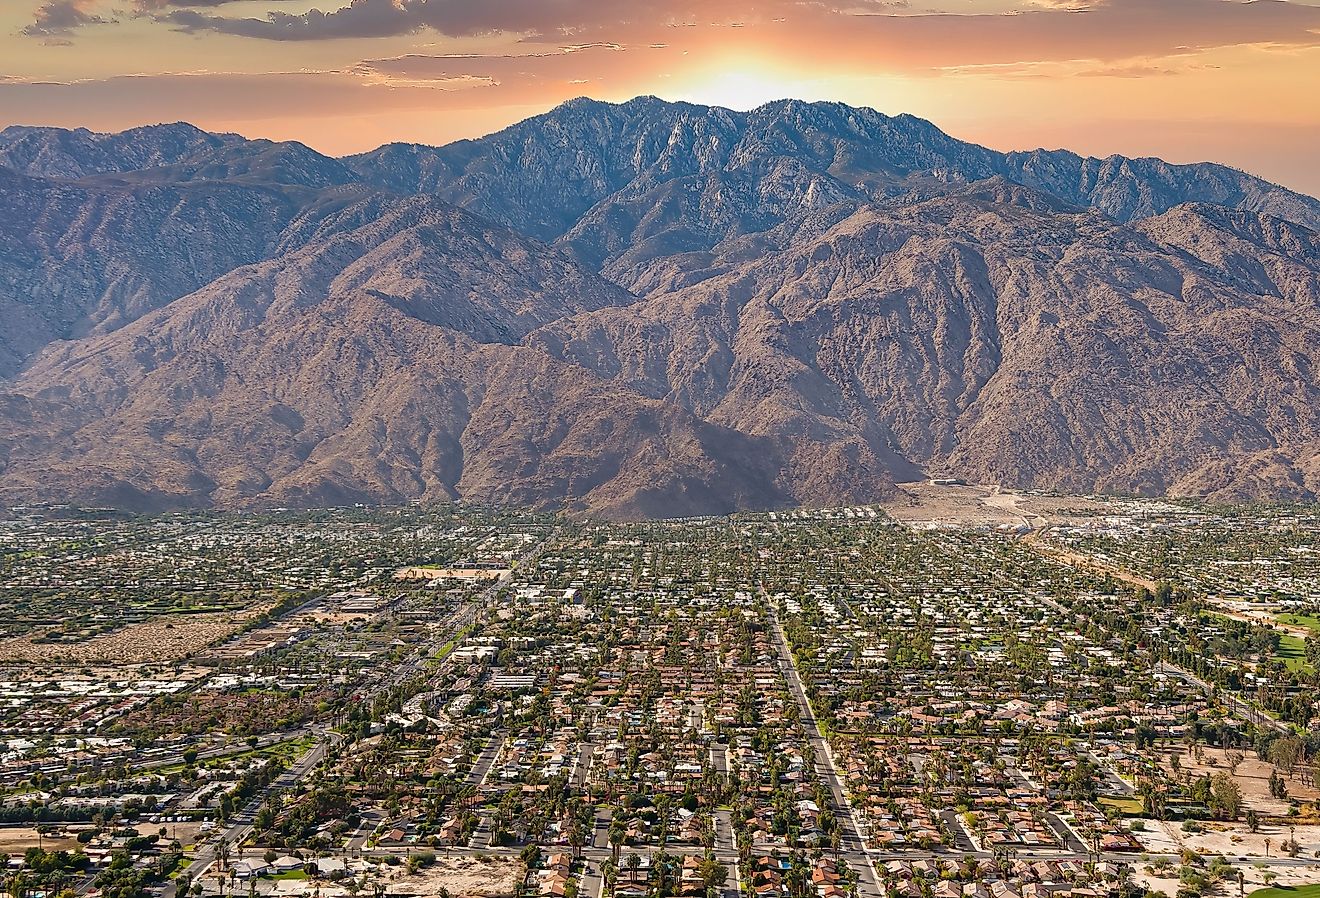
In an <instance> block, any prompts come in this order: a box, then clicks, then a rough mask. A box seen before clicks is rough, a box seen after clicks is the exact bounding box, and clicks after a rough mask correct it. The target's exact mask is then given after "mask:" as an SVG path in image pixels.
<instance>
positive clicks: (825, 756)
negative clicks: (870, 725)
mask: <svg viewBox="0 0 1320 898" xmlns="http://www.w3.org/2000/svg"><path fill="white" fill-rule="evenodd" d="M761 594H762V596H765V590H764V589H762V591H761ZM766 599H767V601H766V608H767V610H768V611H769V614H770V620H771V624H772V626H773V629H774V636H775V646H776V648H777V649H778V650H779V663H780V669H781V670H782V671H783V673H784V679H785V680H786V681H787V683H788V687H789V691H790V692H791V693H792V695H793V697H794V698H795V699H796V700H797V703H798V709H799V720H800V722H801V724H802V726H803V730H804V735H805V737H806V739H807V741H808V742H809V743H810V744H811V747H812V749H813V750H814V753H815V757H816V775H817V776H818V777H820V779H821V780H822V781H823V782H824V783H825V784H826V786H827V787H828V788H829V790H830V795H831V797H832V798H833V799H834V815H835V819H837V820H838V821H839V828H840V830H841V833H840V835H841V837H842V838H841V846H842V849H843V851H842V855H843V857H844V859H845V860H847V861H848V864H849V866H851V867H852V868H853V869H855V870H857V871H858V882H857V891H858V894H860V895H863V896H868V898H879V896H882V895H884V894H885V891H884V889H883V888H882V887H881V885H880V882H881V880H880V876H879V874H878V873H877V872H876V869H875V865H874V864H873V863H872V861H871V855H870V854H869V853H868V852H867V850H866V840H865V838H864V837H863V835H862V829H861V827H860V826H859V825H858V823H857V818H856V816H855V815H854V813H853V807H852V801H851V800H850V799H849V798H848V793H847V792H846V791H845V790H844V788H843V781H842V780H841V779H840V778H839V771H838V769H837V768H836V767H835V766H834V752H833V750H832V749H831V748H830V744H829V742H828V741H827V740H826V739H825V738H824V737H823V736H821V734H820V732H821V731H820V724H819V723H818V722H817V720H816V712H815V711H814V710H812V707H811V702H810V701H809V700H808V699H807V691H806V689H805V688H804V687H803V685H802V678H801V677H800V676H799V675H798V671H797V666H796V665H795V664H794V663H793V652H792V650H791V649H790V648H789V646H788V639H787V638H786V637H785V636H784V627H783V625H782V624H781V623H780V621H779V614H778V613H777V612H776V611H775V608H774V606H773V605H772V604H771V603H770V601H769V598H768V597H766Z"/></svg>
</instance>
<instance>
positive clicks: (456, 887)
mask: <svg viewBox="0 0 1320 898" xmlns="http://www.w3.org/2000/svg"><path fill="white" fill-rule="evenodd" d="M521 872H522V862H521V861H519V860H518V859H517V858H508V857H491V858H489V859H487V860H484V861H483V860H478V859H476V858H470V857H445V856H443V855H442V856H440V857H439V858H437V859H436V862H435V864H434V866H431V867H428V868H427V869H425V870H422V871H420V872H419V873H417V874H415V875H411V876H409V875H406V874H405V875H404V876H402V877H400V878H399V880H398V882H399V884H400V886H403V887H405V888H403V889H401V891H407V892H408V893H409V894H416V895H420V896H423V898H426V896H431V895H439V894H440V890H441V889H442V888H443V889H448V890H449V894H450V895H453V896H455V898H462V896H472V898H495V896H499V895H512V894H513V887H514V884H515V883H517V881H518V876H519V874H520V873H521Z"/></svg>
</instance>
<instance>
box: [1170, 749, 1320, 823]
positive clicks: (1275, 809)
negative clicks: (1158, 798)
mask: <svg viewBox="0 0 1320 898" xmlns="http://www.w3.org/2000/svg"><path fill="white" fill-rule="evenodd" d="M1172 754H1173V752H1170V754H1169V755H1166V756H1165V757H1164V758H1163V760H1162V762H1161V763H1162V764H1163V766H1164V769H1165V770H1169V771H1171V770H1172V765H1171V762H1170V757H1171V755H1172ZM1177 754H1178V765H1179V767H1180V768H1181V769H1182V770H1185V771H1189V772H1190V773H1191V774H1192V775H1193V776H1204V775H1205V774H1210V775H1212V776H1213V775H1214V774H1216V773H1220V772H1225V773H1226V772H1227V771H1228V764H1227V762H1226V761H1225V760H1224V755H1225V752H1224V750H1223V749H1222V748H1203V749H1201V757H1200V759H1199V760H1198V759H1197V758H1196V757H1194V756H1192V755H1189V754H1188V753H1187V752H1186V751H1185V750H1182V751H1179V752H1177ZM1245 755H1246V758H1245V759H1244V760H1243V761H1242V763H1241V764H1239V765H1238V768H1237V771H1236V772H1235V773H1234V775H1233V780H1234V782H1236V783H1237V785H1238V788H1239V789H1241V790H1242V799H1243V802H1244V804H1245V805H1246V806H1247V807H1249V808H1254V809H1255V810H1256V812H1257V813H1258V814H1261V815H1262V816H1266V815H1283V814H1286V813H1288V802H1287V801H1284V800H1280V799H1277V798H1271V797H1270V788H1269V782H1270V771H1271V769H1273V768H1272V765H1271V764H1269V763H1268V762H1267V761H1262V760H1260V759H1259V758H1257V757H1256V755H1255V753H1254V752H1252V751H1246V752H1245ZM1285 782H1286V783H1287V785H1288V794H1289V795H1290V796H1292V797H1294V798H1297V799H1299V800H1301V801H1314V800H1316V799H1318V798H1320V790H1318V789H1316V788H1314V787H1312V786H1304V785H1302V782H1301V780H1299V779H1298V778H1297V777H1295V776H1294V777H1285Z"/></svg>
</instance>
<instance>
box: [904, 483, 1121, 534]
mask: <svg viewBox="0 0 1320 898" xmlns="http://www.w3.org/2000/svg"><path fill="white" fill-rule="evenodd" d="M898 486H899V489H900V490H901V493H900V495H899V497H898V498H897V499H894V500H893V501H892V502H888V503H886V504H885V511H886V512H887V513H888V514H889V515H890V516H891V517H893V518H894V519H895V520H897V521H901V522H903V523H905V524H909V525H911V526H914V527H920V526H927V527H1004V528H1015V529H1034V528H1038V527H1043V526H1046V525H1048V524H1057V523H1062V522H1066V521H1069V520H1073V519H1075V518H1076V517H1077V514H1078V513H1079V512H1080V513H1085V514H1104V513H1112V511H1113V508H1112V506H1110V505H1109V504H1107V503H1105V502H1104V501H1102V500H1093V499H1082V498H1078V497H1075V496H1036V495H1031V494H1027V493H1019V492H1014V491H1012V490H1004V489H1001V488H1000V487H998V486H993V485H985V484H940V485H936V484H933V483H931V482H930V481H928V480H922V481H917V482H914V483H900V484H899V485H898Z"/></svg>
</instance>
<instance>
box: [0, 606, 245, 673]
mask: <svg viewBox="0 0 1320 898" xmlns="http://www.w3.org/2000/svg"><path fill="white" fill-rule="evenodd" d="M259 611H260V609H255V608H253V609H248V610H246V611H243V612H241V613H238V614H234V613H231V612H220V613H216V614H188V615H165V616H162V617H157V618H153V619H151V620H149V621H143V622H142V623H139V624H130V625H128V626H127V627H124V628H122V629H119V630H116V631H114V632H113V633H106V634H105V635H103V636H96V637H94V638H92V639H89V640H87V641H86V642H77V643H39V642H34V641H33V640H32V638H31V637H30V636H18V637H14V638H11V639H5V640H0V664H109V665H114V666H119V665H125V664H151V663H159V662H172V661H178V660H179V659H181V658H185V657H188V656H189V655H192V654H193V653H195V652H198V651H200V650H201V649H204V648H206V647H207V646H209V645H211V644H213V643H215V642H219V641H220V640H222V639H226V638H228V637H229V636H230V635H232V634H233V633H234V632H235V631H236V630H238V629H239V628H240V627H241V626H242V625H243V623H244V622H245V621H247V620H248V619H250V618H251V617H252V616H253V615H254V614H257V613H259Z"/></svg>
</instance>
